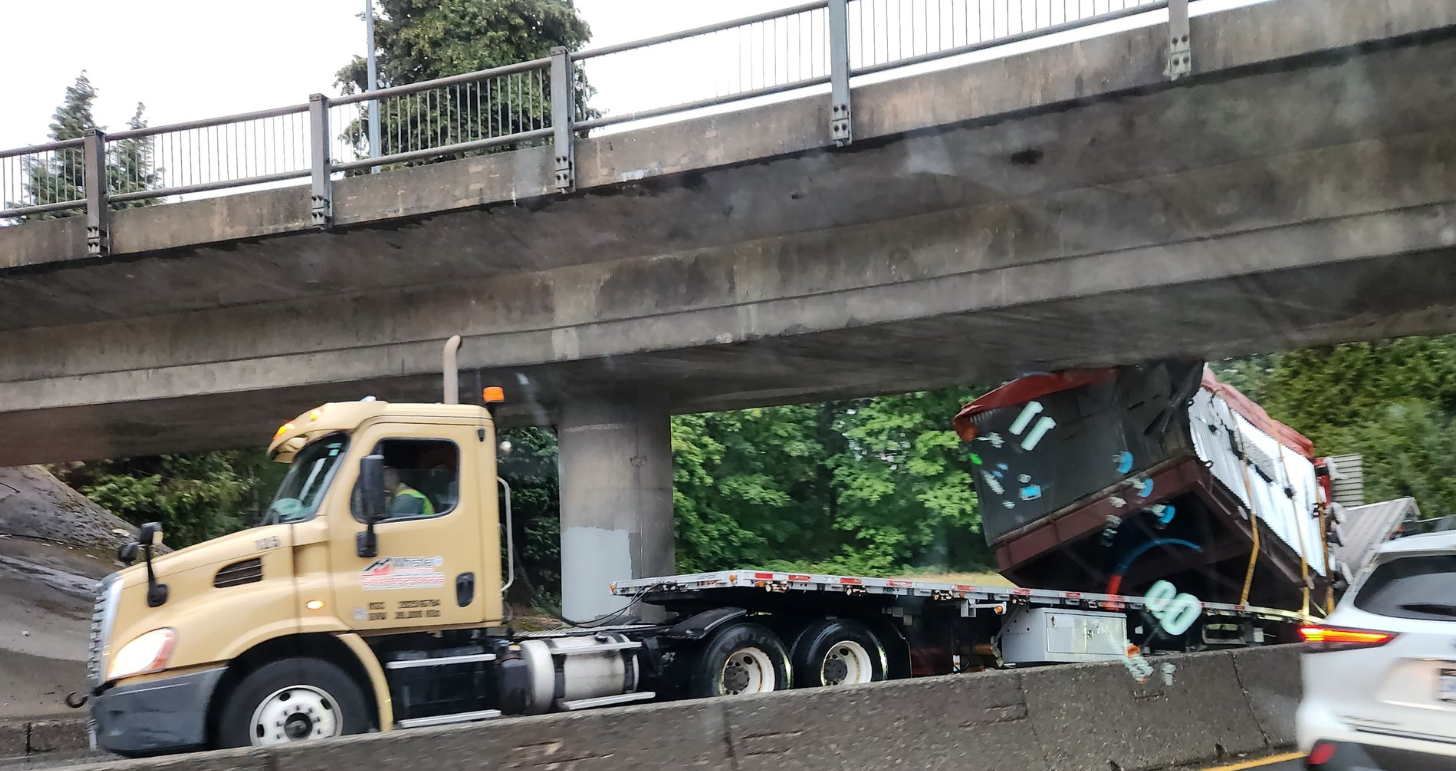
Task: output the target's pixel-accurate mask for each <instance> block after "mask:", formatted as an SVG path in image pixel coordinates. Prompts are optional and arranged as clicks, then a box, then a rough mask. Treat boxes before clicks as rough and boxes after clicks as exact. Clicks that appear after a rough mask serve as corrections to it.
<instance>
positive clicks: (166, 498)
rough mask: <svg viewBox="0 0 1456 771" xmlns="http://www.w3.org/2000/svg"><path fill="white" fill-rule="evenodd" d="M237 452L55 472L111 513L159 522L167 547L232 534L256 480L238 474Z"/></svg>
mask: <svg viewBox="0 0 1456 771" xmlns="http://www.w3.org/2000/svg"><path fill="white" fill-rule="evenodd" d="M239 455H240V454H239V453H238V452H204V453H187V454H182V455H159V456H153V457H147V458H129V459H126V460H109V461H97V462H94V463H78V464H73V465H70V466H68V467H62V468H59V469H56V471H57V474H58V476H60V477H61V479H62V480H63V481H65V482H66V483H67V484H69V485H71V486H72V487H75V488H76V489H78V490H80V491H81V493H82V494H83V495H85V496H86V497H88V498H90V499H91V500H93V501H95V502H96V503H97V504H99V505H100V506H102V507H104V508H107V509H110V510H111V512H112V513H113V514H116V515H117V516H119V517H121V518H122V519H125V520H126V521H128V522H131V523H132V524H135V525H140V524H142V523H144V522H160V523H161V524H162V529H163V534H164V537H165V538H166V541H167V544H168V545H169V546H172V547H182V546H189V545H192V544H195V543H199V542H201V541H205V540H207V539H209V538H216V537H218V536H220V535H225V534H227V533H230V532H233V531H234V530H237V529H239V528H241V527H243V526H245V525H246V524H247V522H246V521H244V519H243V516H242V511H243V506H244V504H245V503H246V501H247V499H248V497H249V495H250V493H251V492H252V489H251V487H252V485H254V484H257V480H254V479H250V478H249V477H248V476H246V475H245V474H242V473H240V472H239V468H238V465H237V464H239V463H244V462H246V459H244V458H241V457H239Z"/></svg>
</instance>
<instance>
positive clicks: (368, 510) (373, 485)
mask: <svg viewBox="0 0 1456 771" xmlns="http://www.w3.org/2000/svg"><path fill="white" fill-rule="evenodd" d="M359 498H360V501H359V506H360V513H361V514H363V515H364V532H362V533H357V534H355V536H354V552H355V553H356V554H358V555H359V556H360V557H363V558H365V559H373V558H375V557H378V556H379V539H378V538H376V537H375V535H374V525H375V523H376V522H383V521H384V456H383V455H366V456H364V457H363V458H361V459H359Z"/></svg>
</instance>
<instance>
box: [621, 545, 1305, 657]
mask: <svg viewBox="0 0 1456 771" xmlns="http://www.w3.org/2000/svg"><path fill="white" fill-rule="evenodd" d="M1171 589H1172V587H1171V585H1170V586H1169V587H1167V589H1166V590H1160V591H1150V592H1149V593H1148V594H1147V595H1144V596H1124V595H1115V594H1097V593H1087V592H1074V591H1055V590H1048V589H1028V588H1020V587H1011V586H979V585H973V584H958V583H949V582H940V581H922V580H914V579H899V578H868V577H859V576H841V575H821V574H808V573H792V572H782V571H766V570H757V569H751V568H747V569H741V570H719V571H713V572H707V573H693V574H687V575H676V576H664V577H654V578H642V579H634V580H630V581H619V582H617V583H616V584H614V585H613V586H612V591H613V593H615V594H617V595H618V596H622V597H630V598H633V599H634V600H635V601H639V602H646V603H650V604H654V605H659V606H662V607H664V608H666V609H667V610H668V611H669V612H672V613H675V614H677V615H678V616H679V617H687V618H690V619H692V618H699V617H701V618H704V619H708V620H709V622H711V621H713V620H718V619H724V620H731V619H734V618H740V617H746V618H748V619H754V618H756V619H758V620H759V622H760V623H762V624H763V625H764V626H766V627H768V628H769V629H772V630H774V631H775V632H776V633H777V634H778V635H779V636H780V637H781V639H783V640H784V642H785V644H786V645H788V647H789V648H790V649H791V650H792V649H794V648H796V647H799V646H800V645H801V644H802V632H801V630H799V629H798V627H800V626H802V625H803V624H804V623H805V620H807V619H822V618H824V617H825V616H826V615H828V616H829V617H832V618H837V619H847V620H852V621H855V622H858V623H860V624H863V625H864V626H865V627H866V628H868V629H869V630H870V631H871V632H872V634H874V636H875V638H876V641H877V643H879V644H880V645H881V646H882V647H883V648H884V650H885V656H886V659H887V663H886V665H885V669H886V673H885V674H886V676H887V677H889V678H895V677H910V676H919V675H935V674H949V673H953V672H965V671H979V670H981V669H985V668H1000V667H1011V666H1023V665H1034V664H1050V663H1062V662H1076V661H1113V660H1128V659H1135V658H1136V657H1138V656H1140V655H1142V654H1157V653H1175V652H1188V651H1198V650H1208V649H1215V648H1230V647H1245V646H1252V645H1263V644H1273V643H1285V642H1297V641H1299V634H1298V629H1299V627H1300V626H1302V625H1304V624H1305V623H1307V622H1308V619H1307V618H1305V617H1303V616H1301V615H1299V614H1298V613H1294V612H1291V611H1287V610H1279V609H1274V608H1264V607H1258V606H1253V605H1238V604H1229V603H1216V602H1201V601H1199V600H1198V599H1197V598H1194V597H1192V596H1191V595H1186V594H1179V593H1177V592H1176V591H1171ZM737 611H741V613H740V614H739V615H737V616H729V615H727V614H729V613H733V612H737ZM1180 615H1181V616H1182V618H1181V619H1180V618H1176V617H1177V616H1180ZM686 626H687V627H690V628H694V629H703V628H704V627H706V626H708V624H695V623H691V622H688V623H686ZM704 631H706V632H711V628H708V629H705V630H704ZM791 658H797V656H794V655H792V654H791Z"/></svg>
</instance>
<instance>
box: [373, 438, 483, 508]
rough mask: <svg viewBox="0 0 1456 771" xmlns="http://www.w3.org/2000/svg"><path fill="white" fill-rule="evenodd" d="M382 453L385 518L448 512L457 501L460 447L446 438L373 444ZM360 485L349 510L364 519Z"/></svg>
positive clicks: (458, 494)
mask: <svg viewBox="0 0 1456 771" xmlns="http://www.w3.org/2000/svg"><path fill="white" fill-rule="evenodd" d="M372 454H374V455H383V456H384V495H385V508H384V511H385V514H386V517H385V519H386V521H396V520H402V519H421V518H424V517H439V516H444V515H445V514H449V513H450V512H451V511H452V510H454V508H455V504H456V502H458V501H459V500H460V449H459V448H458V447H456V446H455V443H454V442H452V441H450V440H448V439H385V440H383V441H381V442H380V443H379V444H376V445H375V446H374V451H373V453H372ZM362 508H363V507H362V506H361V505H360V490H359V485H358V484H357V483H355V485H354V494H353V495H352V496H351V498H350V505H349V509H350V512H351V513H352V514H353V515H354V519H356V520H359V521H360V522H363V521H364V517H363V513H362Z"/></svg>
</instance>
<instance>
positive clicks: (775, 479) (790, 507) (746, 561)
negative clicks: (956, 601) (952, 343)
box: [673, 388, 989, 575]
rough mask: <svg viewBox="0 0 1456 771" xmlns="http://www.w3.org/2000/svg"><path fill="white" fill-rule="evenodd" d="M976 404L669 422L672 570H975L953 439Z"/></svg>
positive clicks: (976, 553) (969, 500) (872, 406)
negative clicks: (959, 416) (958, 415)
mask: <svg viewBox="0 0 1456 771" xmlns="http://www.w3.org/2000/svg"><path fill="white" fill-rule="evenodd" d="M975 393H978V391H977V389H973V388H971V389H956V390H943V391H932V392H924V393H916V394H904V395H900V396H890V397H883V398H880V399H859V400H852V401H843V402H831V403H827V404H820V405H812V406H790V407H776V408H768V409H750V410H742V411H739V412H730V413H718V414H708V415H686V416H681V417H678V418H676V419H674V421H673V454H674V460H675V468H674V490H673V500H674V503H675V505H676V512H677V523H676V524H677V539H678V541H677V543H678V564H679V568H680V569H682V570H685V571H695V570H713V569H721V568H727V567H736V566H759V567H765V568H771V569H786V570H787V569H793V570H811V571H815V572H842V573H856V574H862V575H884V574H888V573H895V572H903V571H905V570H906V569H909V568H913V567H917V566H921V567H926V566H935V567H950V568H957V569H971V568H977V567H983V566H984V565H985V564H986V562H987V560H988V558H989V554H988V552H987V549H986V547H985V541H984V540H983V538H982V536H981V535H980V533H979V527H980V515H979V512H978V510H977V507H976V500H975V494H974V492H973V491H972V488H971V479H970V476H969V473H968V472H967V471H966V469H967V468H968V467H969V465H970V462H969V458H968V457H967V455H966V451H964V450H963V449H962V448H961V446H960V442H959V440H958V439H957V438H956V437H955V435H954V433H952V432H951V431H950V428H949V426H950V417H951V416H952V415H954V414H955V411H956V410H957V409H959V408H960V406H961V404H962V403H964V402H965V401H967V400H968V399H969V398H970V397H971V396H973V395H975Z"/></svg>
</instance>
